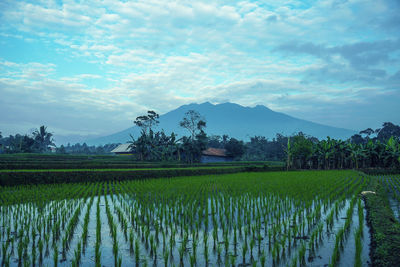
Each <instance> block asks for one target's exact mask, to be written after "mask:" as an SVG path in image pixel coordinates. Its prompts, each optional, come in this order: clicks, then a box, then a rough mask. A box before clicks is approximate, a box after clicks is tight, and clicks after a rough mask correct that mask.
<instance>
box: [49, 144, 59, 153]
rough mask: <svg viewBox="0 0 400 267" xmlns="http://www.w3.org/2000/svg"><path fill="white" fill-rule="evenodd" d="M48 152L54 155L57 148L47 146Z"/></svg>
mask: <svg viewBox="0 0 400 267" xmlns="http://www.w3.org/2000/svg"><path fill="white" fill-rule="evenodd" d="M47 149H48V151H50V152H51V153H56V152H57V147H56V146H52V145H50V146H47Z"/></svg>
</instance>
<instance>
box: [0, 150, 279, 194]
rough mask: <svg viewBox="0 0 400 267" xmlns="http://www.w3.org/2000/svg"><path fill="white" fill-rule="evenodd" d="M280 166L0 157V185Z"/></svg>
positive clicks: (276, 166) (116, 158) (276, 164)
mask: <svg viewBox="0 0 400 267" xmlns="http://www.w3.org/2000/svg"><path fill="white" fill-rule="evenodd" d="M282 169H283V164H282V163H280V162H221V163H207V164H201V163H196V164H192V165H188V164H182V163H178V162H172V163H170V162H135V161H133V160H132V158H130V157H129V156H128V157H127V156H71V155H40V154H21V155H1V156H0V185H2V186H5V185H7V186H10V185H19V184H44V183H68V182H94V181H109V180H132V179H146V178H157V177H175V176H194V175H207V174H228V173H236V172H243V171H274V170H282Z"/></svg>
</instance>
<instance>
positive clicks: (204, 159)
mask: <svg viewBox="0 0 400 267" xmlns="http://www.w3.org/2000/svg"><path fill="white" fill-rule="evenodd" d="M227 161H232V158H229V157H216V156H204V155H203V156H201V158H200V162H201V163H210V162H227Z"/></svg>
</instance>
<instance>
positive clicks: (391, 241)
mask: <svg viewBox="0 0 400 267" xmlns="http://www.w3.org/2000/svg"><path fill="white" fill-rule="evenodd" d="M368 190H371V191H374V192H376V194H367V195H365V206H366V209H367V222H368V225H369V227H370V231H371V252H370V254H371V260H372V266H400V223H399V222H398V221H397V220H396V219H395V217H394V214H393V211H392V209H391V208H390V205H389V200H388V196H387V193H386V190H385V188H384V184H383V183H382V181H380V180H379V179H378V178H377V177H373V176H371V183H370V185H369V186H368Z"/></svg>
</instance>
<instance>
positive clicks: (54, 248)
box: [53, 244, 58, 267]
mask: <svg viewBox="0 0 400 267" xmlns="http://www.w3.org/2000/svg"><path fill="white" fill-rule="evenodd" d="M53 266H54V267H57V266H58V248H57V244H54V246H53Z"/></svg>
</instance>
